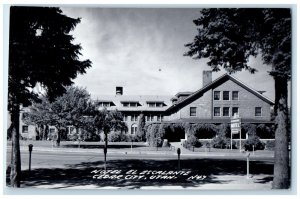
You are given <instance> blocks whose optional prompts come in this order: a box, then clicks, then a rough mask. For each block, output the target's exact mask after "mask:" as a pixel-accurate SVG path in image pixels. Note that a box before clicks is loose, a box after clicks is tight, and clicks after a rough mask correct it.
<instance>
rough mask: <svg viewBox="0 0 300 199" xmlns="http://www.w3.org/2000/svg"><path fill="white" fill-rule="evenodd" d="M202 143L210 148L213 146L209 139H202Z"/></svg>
mask: <svg viewBox="0 0 300 199" xmlns="http://www.w3.org/2000/svg"><path fill="white" fill-rule="evenodd" d="M200 143H201V146H202V147H205V148H210V147H211V146H212V145H211V141H208V140H202V141H200Z"/></svg>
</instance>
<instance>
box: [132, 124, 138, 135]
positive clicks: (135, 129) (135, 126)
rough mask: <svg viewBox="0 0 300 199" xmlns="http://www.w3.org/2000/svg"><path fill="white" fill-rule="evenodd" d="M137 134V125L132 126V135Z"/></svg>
mask: <svg viewBox="0 0 300 199" xmlns="http://www.w3.org/2000/svg"><path fill="white" fill-rule="evenodd" d="M136 132H137V125H136V124H133V125H131V134H136Z"/></svg>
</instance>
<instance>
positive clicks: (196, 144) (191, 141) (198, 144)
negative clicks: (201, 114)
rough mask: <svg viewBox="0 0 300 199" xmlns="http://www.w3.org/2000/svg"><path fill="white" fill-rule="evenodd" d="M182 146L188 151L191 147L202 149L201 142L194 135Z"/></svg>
mask: <svg viewBox="0 0 300 199" xmlns="http://www.w3.org/2000/svg"><path fill="white" fill-rule="evenodd" d="M182 145H183V147H184V148H187V149H189V148H191V147H201V146H202V144H201V142H200V141H199V140H198V138H196V136H194V135H190V136H188V138H187V140H185V141H184V142H183V144H182Z"/></svg>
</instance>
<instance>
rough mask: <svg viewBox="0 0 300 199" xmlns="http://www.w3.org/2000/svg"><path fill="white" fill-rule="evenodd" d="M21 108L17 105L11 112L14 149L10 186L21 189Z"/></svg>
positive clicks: (12, 152)
mask: <svg viewBox="0 0 300 199" xmlns="http://www.w3.org/2000/svg"><path fill="white" fill-rule="evenodd" d="M19 116H20V106H19V105H15V106H14V107H13V108H12V111H11V122H12V148H11V150H12V151H11V165H10V166H11V170H10V185H11V186H12V187H20V179H21V157H20V142H19V137H20V136H19V119H20V117H19Z"/></svg>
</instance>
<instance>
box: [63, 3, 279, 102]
mask: <svg viewBox="0 0 300 199" xmlns="http://www.w3.org/2000/svg"><path fill="white" fill-rule="evenodd" d="M62 10H63V13H64V14H66V15H67V16H69V17H73V18H78V17H79V18H81V23H79V24H78V25H77V26H76V28H75V29H74V31H72V32H71V34H72V35H73V36H74V37H75V40H74V43H76V44H77V43H80V44H81V46H82V51H81V53H82V56H81V59H90V60H91V61H92V67H91V68H89V69H88V70H87V73H86V74H84V75H79V76H78V77H77V78H76V79H75V80H74V82H75V85H77V86H81V87H85V88H86V89H87V90H88V92H89V93H91V95H92V97H93V98H96V97H97V96H101V95H114V94H115V87H116V86H123V90H124V95H175V94H176V93H178V92H183V91H196V90H198V89H200V88H201V87H202V71H203V70H210V67H209V66H207V64H206V62H207V61H208V60H206V59H201V60H199V59H198V60H195V59H192V58H191V57H187V56H183V54H184V53H185V52H186V51H187V50H188V48H187V47H185V46H184V44H186V43H189V42H192V41H193V38H194V36H195V35H196V34H197V27H196V26H195V25H194V24H193V20H194V19H197V18H198V17H199V16H200V12H199V11H200V9H199V8H197V9H195V8H91V7H89V8H84V7H73V8H71V7H62ZM249 65H250V66H252V67H254V68H256V69H257V70H258V72H257V73H256V74H254V75H253V74H250V73H249V72H248V71H242V72H238V73H236V74H234V75H233V76H235V77H236V78H238V79H240V80H241V81H242V82H244V83H245V84H247V85H249V86H250V87H252V88H255V89H256V90H260V91H267V92H266V93H265V95H266V96H267V97H268V98H270V99H272V100H274V81H273V79H272V77H270V76H269V74H268V71H269V70H270V69H271V67H270V66H268V65H264V64H263V63H262V61H261V59H260V57H257V58H253V57H252V58H250V59H249ZM224 73H225V71H224V70H222V71H220V72H218V73H215V72H214V73H213V80H214V79H216V78H217V77H219V76H221V75H223V74H224Z"/></svg>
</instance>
